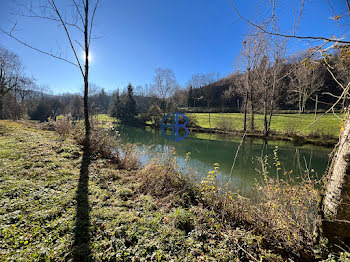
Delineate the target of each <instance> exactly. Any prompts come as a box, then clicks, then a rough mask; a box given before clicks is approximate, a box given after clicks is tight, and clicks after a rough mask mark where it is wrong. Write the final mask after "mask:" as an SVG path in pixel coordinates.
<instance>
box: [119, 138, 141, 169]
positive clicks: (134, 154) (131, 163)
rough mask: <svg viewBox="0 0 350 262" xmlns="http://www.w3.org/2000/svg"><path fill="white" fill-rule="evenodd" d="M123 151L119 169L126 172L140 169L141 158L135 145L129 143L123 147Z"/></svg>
mask: <svg viewBox="0 0 350 262" xmlns="http://www.w3.org/2000/svg"><path fill="white" fill-rule="evenodd" d="M122 151H123V154H122V156H121V157H120V158H121V159H120V164H119V167H121V168H123V169H126V170H134V169H137V168H139V167H140V156H139V152H138V151H137V150H136V145H135V144H130V143H127V144H126V145H124V146H122Z"/></svg>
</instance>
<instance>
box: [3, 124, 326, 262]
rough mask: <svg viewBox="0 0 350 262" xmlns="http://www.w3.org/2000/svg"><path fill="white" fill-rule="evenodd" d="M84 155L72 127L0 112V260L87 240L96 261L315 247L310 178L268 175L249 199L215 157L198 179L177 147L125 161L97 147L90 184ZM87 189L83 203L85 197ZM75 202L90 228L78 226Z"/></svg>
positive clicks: (66, 254) (62, 249)
mask: <svg viewBox="0 0 350 262" xmlns="http://www.w3.org/2000/svg"><path fill="white" fill-rule="evenodd" d="M277 160H278V159H277ZM82 163H83V152H82V150H81V148H80V146H79V145H78V144H77V143H76V141H75V140H73V139H72V137H71V136H67V137H62V136H60V135H58V134H57V133H56V132H54V131H46V130H42V128H41V126H40V125H38V124H34V123H28V122H22V123H19V122H11V121H0V174H1V175H0V179H1V183H0V201H1V205H0V206H1V208H0V221H1V223H0V224H1V231H0V232H1V236H0V260H1V261H6V260H16V261H31V260H49V261H50V260H55V261H66V260H69V259H72V258H74V254H76V253H77V252H78V253H79V252H85V251H86V250H88V251H89V256H90V259H92V260H96V261H102V260H109V261H146V260H147V261H176V260H177V261H232V260H240V261H242V260H243V261H246V260H254V261H284V260H287V259H292V260H301V261H307V260H312V259H314V258H315V257H316V256H317V254H319V253H317V252H319V249H320V247H319V246H317V245H316V244H315V243H314V242H313V241H312V227H311V229H310V228H309V226H311V225H309V224H304V223H307V221H309V219H310V218H311V217H309V215H310V212H311V214H315V213H313V212H314V211H311V210H309V209H307V206H308V205H311V204H312V205H315V204H316V202H317V192H316V191H315V189H314V188H313V186H312V183H311V184H305V185H303V186H301V185H299V186H298V187H291V186H290V185H288V184H279V185H278V184H276V183H275V182H273V181H272V180H271V181H270V180H269V179H268V178H266V181H268V183H266V184H265V185H262V189H263V190H262V191H261V193H260V194H261V201H259V203H258V204H256V205H253V204H252V203H251V202H250V201H249V200H247V199H244V198H242V197H240V196H238V195H236V194H223V192H222V191H220V190H219V189H218V185H217V184H216V183H215V177H216V175H217V174H218V172H219V170H220V169H219V167H218V166H215V167H214V168H213V171H212V172H209V175H208V177H207V178H206V179H204V180H203V181H202V183H200V184H199V183H198V182H197V181H192V180H191V179H189V178H188V177H186V176H184V175H182V174H181V173H179V172H177V171H176V170H175V169H174V165H176V157H174V156H173V155H171V156H169V159H168V160H167V161H164V163H161V161H159V160H158V161H156V162H152V163H149V164H148V165H146V166H145V167H143V168H142V167H140V168H137V169H132V170H128V169H130V168H128V167H127V165H126V166H125V168H126V169H120V168H117V166H116V165H115V163H114V162H113V161H110V160H108V159H105V158H102V157H101V156H99V155H98V154H94V156H93V158H92V161H91V163H90V165H89V166H88V172H89V177H88V186H87V190H86V191H84V190H81V189H80V183H81V179H82V178H81V170H80V169H81V166H82ZM276 163H277V162H276ZM282 185H285V186H282ZM81 194H85V195H83V196H82V195H81ZM263 194H264V195H263ZM81 198H84V199H86V200H87V206H84V207H79V199H81ZM308 201H309V202H308ZM315 201H316V202H315ZM306 202H307V205H306ZM298 206H300V209H298ZM79 208H80V209H81V208H83V213H84V212H85V214H86V216H85V219H86V220H87V221H85V222H86V223H88V227H87V229H88V230H87V231H84V232H79V231H77V230H76V229H77V227H78V226H79V223H80V222H81V221H79V219H78V218H77V214H78V213H79V212H81V210H80V211H79ZM304 209H305V212H304V211H302V210H304ZM306 209H307V210H306ZM295 210H297V211H298V213H297V214H298V216H296V213H294V212H295ZM303 212H304V213H303ZM295 218H297V220H295ZM312 223H313V224H314V223H316V221H312ZM82 234H83V236H82ZM77 238H83V239H85V240H86V242H85V243H81V244H80V245H77V244H76V239H77ZM313 250H316V251H317V252H316V253H313Z"/></svg>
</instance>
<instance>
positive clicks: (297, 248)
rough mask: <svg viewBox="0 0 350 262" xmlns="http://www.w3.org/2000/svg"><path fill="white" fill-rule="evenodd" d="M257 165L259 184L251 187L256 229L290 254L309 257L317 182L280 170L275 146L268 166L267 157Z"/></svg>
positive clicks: (315, 218)
mask: <svg viewBox="0 0 350 262" xmlns="http://www.w3.org/2000/svg"><path fill="white" fill-rule="evenodd" d="M260 163H261V170H260V174H261V176H262V181H261V182H260V183H258V184H257V185H256V187H255V189H256V193H257V195H256V201H257V203H256V211H255V214H256V226H258V227H260V228H261V229H262V230H263V231H264V232H265V235H267V236H269V237H271V238H275V239H276V240H278V241H279V243H281V244H282V245H283V246H284V248H287V249H289V250H290V251H291V252H295V253H298V254H300V252H303V253H308V255H310V256H311V253H312V252H313V248H314V247H315V245H316V244H317V243H316V239H315V232H316V229H317V227H318V226H319V225H320V217H319V214H318V206H319V201H320V200H319V199H320V194H319V190H318V189H317V187H319V186H320V183H321V180H318V179H315V178H311V177H310V175H309V174H308V173H307V172H306V173H305V174H304V175H302V176H300V177H296V176H295V175H294V174H293V170H290V171H282V168H281V163H280V162H279V159H278V147H276V148H275V150H274V159H273V163H272V165H270V164H269V161H268V157H267V156H265V157H264V158H263V159H260ZM304 255H306V254H304Z"/></svg>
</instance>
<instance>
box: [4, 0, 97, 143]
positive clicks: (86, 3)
mask: <svg viewBox="0 0 350 262" xmlns="http://www.w3.org/2000/svg"><path fill="white" fill-rule="evenodd" d="M91 2H92V1H91V0H82V1H76V0H72V3H71V7H70V8H71V10H70V11H71V12H72V13H73V14H74V15H73V16H72V18H71V19H70V20H67V16H65V15H64V10H63V9H62V8H60V7H59V6H58V4H57V1H55V0H46V1H45V2H41V3H39V6H38V7H36V8H34V7H33V5H32V4H30V5H28V6H25V8H26V11H25V14H22V15H25V16H27V17H32V18H33V19H35V18H36V19H43V20H46V21H51V22H54V23H57V24H58V25H59V26H61V28H63V31H64V33H65V35H66V39H67V41H68V44H69V46H70V48H71V50H72V52H73V55H74V59H75V60H74V61H71V60H69V59H67V58H65V57H63V56H61V55H56V54H54V53H52V52H48V51H45V50H42V49H40V48H38V47H35V46H33V45H31V44H28V43H27V42H25V41H24V40H22V39H20V38H19V37H18V36H17V35H16V34H15V31H16V26H17V24H14V26H13V27H12V28H11V29H10V30H4V29H3V28H0V31H1V32H2V33H4V34H5V35H7V36H9V37H11V38H12V39H14V40H16V41H17V42H19V43H21V44H22V45H24V46H27V47H28V48H31V49H33V50H35V51H37V52H40V53H42V54H45V55H48V56H50V57H53V58H56V59H59V60H61V61H65V62H67V63H69V64H71V65H73V66H75V67H77V68H78V70H79V71H80V73H81V75H82V78H83V79H84V119H85V147H86V149H89V142H90V121H89V108H88V96H89V56H90V53H89V50H90V44H91V40H92V29H93V24H94V17H95V14H96V9H97V7H98V4H99V0H96V1H94V3H93V4H91ZM72 30H77V31H78V32H79V33H81V37H82V39H80V40H75V39H73V38H72V33H71V32H72ZM81 40H82V41H81ZM78 48H81V49H82V50H83V51H84V59H83V60H84V61H80V59H79V56H78Z"/></svg>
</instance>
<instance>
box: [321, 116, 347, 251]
mask: <svg viewBox="0 0 350 262" xmlns="http://www.w3.org/2000/svg"><path fill="white" fill-rule="evenodd" d="M322 207H323V215H324V217H323V221H322V229H323V234H324V236H325V237H327V238H328V240H329V243H330V244H331V245H332V246H334V245H339V246H341V247H344V244H345V245H347V246H348V247H349V246H350V117H349V115H348V116H347V121H346V123H345V126H344V131H343V134H342V135H341V138H340V142H339V148H338V150H337V153H336V155H335V156H334V159H333V162H332V166H331V168H330V171H329V174H328V177H327V182H326V187H325V194H324V198H323V205H322Z"/></svg>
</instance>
